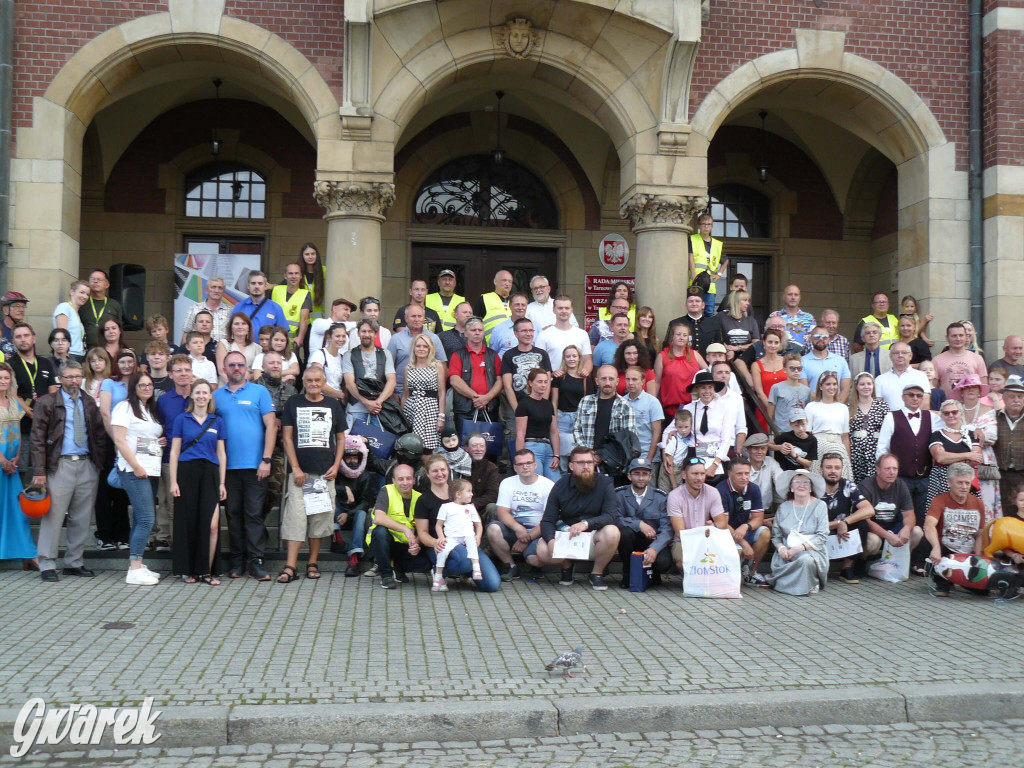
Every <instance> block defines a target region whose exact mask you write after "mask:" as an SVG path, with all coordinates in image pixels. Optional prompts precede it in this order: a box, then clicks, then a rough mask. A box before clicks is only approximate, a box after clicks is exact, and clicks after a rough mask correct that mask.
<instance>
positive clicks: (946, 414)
mask: <svg viewBox="0 0 1024 768" xmlns="http://www.w3.org/2000/svg"><path fill="white" fill-rule="evenodd" d="M939 413H941V414H942V415H943V416H959V415H960V411H939Z"/></svg>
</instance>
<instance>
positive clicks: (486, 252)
mask: <svg viewBox="0 0 1024 768" xmlns="http://www.w3.org/2000/svg"><path fill="white" fill-rule="evenodd" d="M557 265H558V250H557V249H555V248H510V247H505V246H500V247H494V248H491V247H485V246H479V245H435V244H421V243H414V244H413V246H412V273H411V276H410V277H411V278H420V277H422V278H423V279H425V280H426V281H427V285H428V286H429V289H430V291H431V292H434V291H436V290H437V274H438V273H439V272H440V271H441V270H442V269H446V268H447V269H451V270H452V271H454V272H455V277H456V285H455V292H456V293H457V294H459V295H460V296H465V297H466V299H467V300H469V301H476V299H477V297H478V296H480V295H481V294H484V293H488V292H490V291H493V290H494V275H495V273H496V272H497V271H498V270H500V269H507V270H508V271H509V272H511V273H512V277H513V280H514V282H515V285H514V287H513V289H512V290H513V292H517V291H522V292H523V293H525V294H526V295H527V296H530V280H531V279H533V277H534V276H535V275H544V276H545V277H547V278H548V280H549V281H550V282H551V286H552V294H554V293H556V292H557V291H556V290H555V289H556V288H557V280H556V279H555V270H556V268H557ZM531 301H532V298H531Z"/></svg>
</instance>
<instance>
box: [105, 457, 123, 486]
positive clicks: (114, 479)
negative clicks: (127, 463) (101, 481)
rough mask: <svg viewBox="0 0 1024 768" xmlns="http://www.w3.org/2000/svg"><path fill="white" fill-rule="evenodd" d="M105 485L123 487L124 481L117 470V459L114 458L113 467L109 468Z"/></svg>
mask: <svg viewBox="0 0 1024 768" xmlns="http://www.w3.org/2000/svg"><path fill="white" fill-rule="evenodd" d="M107 485H109V486H110V487H111V488H120V489H122V490H123V489H124V483H122V482H121V474H120V473H119V472H118V471H117V459H114V467H113V469H111V470H110V474H109V475H107Z"/></svg>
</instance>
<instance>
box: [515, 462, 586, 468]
mask: <svg viewBox="0 0 1024 768" xmlns="http://www.w3.org/2000/svg"><path fill="white" fill-rule="evenodd" d="M536 463H537V462H536V461H517V462H516V463H515V466H517V467H532V466H533V465H534V464H536ZM577 463H579V462H577Z"/></svg>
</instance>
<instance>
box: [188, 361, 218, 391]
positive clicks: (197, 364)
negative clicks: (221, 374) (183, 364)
mask: <svg viewBox="0 0 1024 768" xmlns="http://www.w3.org/2000/svg"><path fill="white" fill-rule="evenodd" d="M188 359H189V362H191V363H192V375H193V376H195V377H196V378H197V379H206V380H207V381H208V382H210V383H211V384H213V385H214V386H216V385H217V366H216V365H215V364H214V363H212V362H211V361H210V360H208V359H206V358H205V357H200V358H199V359H198V360H197V359H196V358H194V357H192V355H189V356H188Z"/></svg>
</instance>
